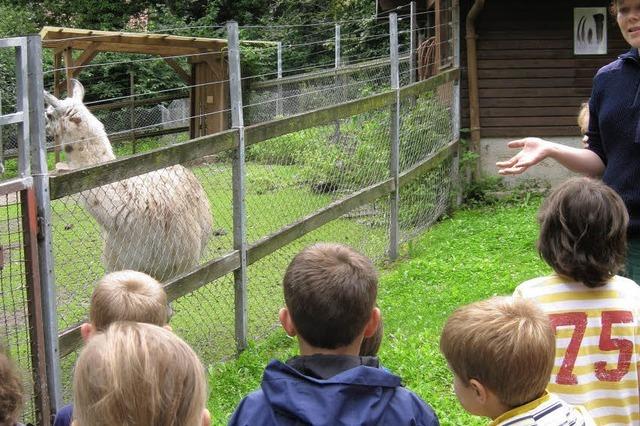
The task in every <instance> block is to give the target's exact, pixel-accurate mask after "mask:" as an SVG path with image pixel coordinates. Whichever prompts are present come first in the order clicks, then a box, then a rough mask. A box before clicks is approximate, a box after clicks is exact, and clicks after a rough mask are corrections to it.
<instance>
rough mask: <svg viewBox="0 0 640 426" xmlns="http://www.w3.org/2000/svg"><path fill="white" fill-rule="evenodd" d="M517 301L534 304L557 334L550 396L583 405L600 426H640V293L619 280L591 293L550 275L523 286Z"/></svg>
mask: <svg viewBox="0 0 640 426" xmlns="http://www.w3.org/2000/svg"><path fill="white" fill-rule="evenodd" d="M514 296H518V297H524V298H527V299H533V300H535V301H536V302H537V303H538V304H539V305H540V307H541V308H542V309H543V310H544V311H545V312H546V313H547V314H548V315H549V317H550V319H551V322H552V324H553V326H554V328H555V331H556V360H555V365H554V368H553V371H552V374H551V381H550V383H549V387H548V389H549V391H551V392H553V393H555V394H557V395H558V396H559V397H560V398H562V399H563V400H565V401H566V402H568V403H570V404H575V405H584V406H585V407H586V408H587V410H589V413H590V414H591V416H592V417H593V418H594V420H595V422H596V424H598V425H636V426H640V400H639V396H640V392H639V391H638V366H637V364H638V361H639V359H640V358H639V356H638V351H639V350H640V287H639V286H638V285H636V283H635V282H633V281H631V280H629V279H627V278H623V277H619V276H615V277H613V278H612V279H611V280H610V281H609V282H608V283H607V284H606V285H605V286H603V287H598V288H588V287H586V286H585V285H583V284H581V283H577V282H571V281H570V280H569V279H568V278H565V277H561V276H558V275H551V276H548V277H540V278H536V279H533V280H530V281H526V282H524V283H522V284H520V285H519V286H518V288H516V290H515V292H514Z"/></svg>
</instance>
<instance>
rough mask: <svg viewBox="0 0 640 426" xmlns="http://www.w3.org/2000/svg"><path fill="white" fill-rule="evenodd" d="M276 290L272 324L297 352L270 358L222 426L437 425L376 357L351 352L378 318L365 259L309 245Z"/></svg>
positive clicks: (339, 248)
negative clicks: (279, 300)
mask: <svg viewBox="0 0 640 426" xmlns="http://www.w3.org/2000/svg"><path fill="white" fill-rule="evenodd" d="M283 288H284V299H285V304H286V307H284V308H282V309H281V310H280V314H279V318H280V323H281V324H282V327H283V328H284V330H285V331H286V333H287V334H288V335H289V336H292V337H293V336H295V337H297V339H298V345H299V348H300V356H296V357H293V358H291V359H289V360H288V361H287V362H286V363H282V362H279V361H271V362H270V363H269V365H268V366H267V368H266V369H265V372H264V375H263V379H262V385H261V389H260V390H258V391H256V392H254V393H252V394H250V395H249V396H247V397H246V398H244V399H243V400H242V402H241V403H240V405H239V406H238V408H237V409H236V411H235V413H234V414H233V417H232V418H231V420H230V421H229V425H294V424H313V425H316V426H320V425H336V424H350V425H351V424H354V425H355V424H380V425H409V424H415V425H426V426H433V425H438V424H439V423H438V419H437V417H436V415H435V414H434V412H433V410H432V409H431V407H429V406H428V405H427V404H426V403H424V402H423V401H422V400H421V399H420V398H419V397H417V396H416V395H415V394H413V393H411V392H410V391H408V390H406V389H405V388H404V387H402V384H401V380H400V378H399V377H397V376H395V375H393V374H391V373H389V372H388V371H386V370H385V369H383V368H380V366H379V363H378V359H377V358H376V357H367V356H359V351H360V348H361V344H362V341H363V339H364V338H366V337H371V336H373V335H374V333H376V330H378V329H379V328H378V325H379V323H380V310H379V309H378V308H377V307H376V295H377V289H378V275H377V273H376V270H375V268H374V266H373V264H372V263H371V261H370V260H369V259H368V258H366V257H365V256H363V255H361V254H360V253H358V252H356V251H355V250H353V249H351V248H349V247H346V246H343V245H340V244H316V245H313V246H311V247H308V248H306V249H304V250H303V251H302V252H300V253H298V255H296V256H295V257H294V259H293V260H292V261H291V263H290V264H289V267H288V268H287V271H286V273H285V276H284V280H283ZM379 330H380V333H382V330H381V329H379Z"/></svg>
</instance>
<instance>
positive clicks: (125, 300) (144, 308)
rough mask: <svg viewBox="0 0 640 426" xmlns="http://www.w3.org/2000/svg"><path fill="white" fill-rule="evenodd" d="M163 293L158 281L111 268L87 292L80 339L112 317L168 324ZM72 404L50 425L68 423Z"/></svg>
mask: <svg viewBox="0 0 640 426" xmlns="http://www.w3.org/2000/svg"><path fill="white" fill-rule="evenodd" d="M168 312H169V307H168V304H167V294H166V293H165V291H164V289H163V287H162V284H160V283H159V282H158V281H157V280H156V279H154V278H152V277H151V276H149V275H147V274H145V273H143V272H137V271H130V270H125V271H117V272H111V273H109V274H107V275H105V276H104V277H102V279H101V280H100V281H98V283H97V284H96V287H95V288H94V290H93V295H92V296H91V305H90V307H89V322H86V323H83V324H82V325H81V326H80V332H81V334H82V339H83V340H84V342H85V343H86V342H88V341H89V339H90V338H91V337H92V336H93V335H94V334H95V333H96V332H100V331H104V330H106V329H107V328H108V327H109V325H111V324H112V323H114V322H116V321H134V322H143V323H148V324H153V325H157V326H160V327H165V328H169V326H168V324H167V323H168V321H169V314H168ZM72 416H73V405H71V404H69V405H65V406H64V407H62V408H61V409H60V410H58V412H57V413H56V418H55V421H54V423H53V424H54V426H70V425H71V420H72Z"/></svg>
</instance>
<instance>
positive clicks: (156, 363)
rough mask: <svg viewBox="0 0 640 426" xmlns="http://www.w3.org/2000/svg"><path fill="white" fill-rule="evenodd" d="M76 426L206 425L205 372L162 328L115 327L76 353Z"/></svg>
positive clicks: (121, 324) (127, 324)
mask: <svg viewBox="0 0 640 426" xmlns="http://www.w3.org/2000/svg"><path fill="white" fill-rule="evenodd" d="M73 391H74V417H75V421H74V423H75V424H76V425H77V426H107V425H124V424H130V425H139V426H162V425H166V426H169V425H185V426H201V425H208V424H209V422H210V417H209V413H208V412H207V411H206V409H205V403H206V400H207V383H206V380H205V375H204V368H203V367H202V364H201V362H200V360H199V359H198V356H197V355H196V354H195V352H194V351H193V349H191V347H189V345H187V344H186V343H185V342H184V341H182V340H181V339H180V338H179V337H178V336H176V335H175V334H173V333H172V332H170V331H169V330H166V329H164V328H162V327H158V326H155V325H151V324H143V323H134V322H115V323H113V324H112V325H111V326H109V328H107V330H106V331H105V332H103V333H96V335H95V336H94V337H93V338H91V340H90V341H89V342H88V343H87V345H86V346H85V348H84V349H83V350H82V352H81V353H80V356H79V358H78V362H77V363H76V367H75V371H74V375H73Z"/></svg>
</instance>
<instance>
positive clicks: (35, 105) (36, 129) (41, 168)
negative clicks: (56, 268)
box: [27, 35, 62, 418]
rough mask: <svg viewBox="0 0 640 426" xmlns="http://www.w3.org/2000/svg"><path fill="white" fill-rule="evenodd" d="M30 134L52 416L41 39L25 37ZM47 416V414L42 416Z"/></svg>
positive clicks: (56, 399) (54, 329)
mask: <svg viewBox="0 0 640 426" xmlns="http://www.w3.org/2000/svg"><path fill="white" fill-rule="evenodd" d="M27 50H28V55H27V58H28V59H27V60H28V69H29V77H28V94H29V118H30V120H29V133H30V149H31V166H32V167H31V169H32V173H33V185H34V189H35V194H36V200H37V202H38V209H37V212H38V213H37V216H38V226H39V230H38V234H37V239H38V265H39V270H40V282H41V288H42V310H43V312H42V319H43V322H44V325H45V327H44V342H45V360H46V364H47V385H48V392H49V402H50V404H51V411H52V413H51V414H53V413H54V412H56V411H57V410H58V409H59V408H60V407H62V392H61V389H62V386H61V376H60V357H59V349H58V319H57V315H56V286H55V279H54V273H53V249H52V247H53V245H52V232H51V199H50V197H49V174H48V173H49V172H48V169H47V149H46V138H45V132H44V99H43V93H44V87H43V79H42V44H41V41H40V36H37V35H36V36H29V37H27ZM43 415H44V416H45V418H46V417H47V416H46V413H43Z"/></svg>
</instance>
